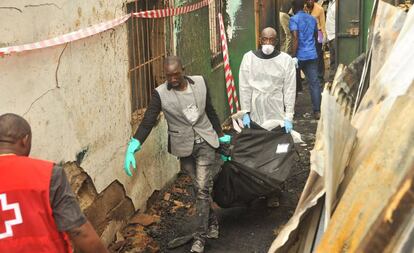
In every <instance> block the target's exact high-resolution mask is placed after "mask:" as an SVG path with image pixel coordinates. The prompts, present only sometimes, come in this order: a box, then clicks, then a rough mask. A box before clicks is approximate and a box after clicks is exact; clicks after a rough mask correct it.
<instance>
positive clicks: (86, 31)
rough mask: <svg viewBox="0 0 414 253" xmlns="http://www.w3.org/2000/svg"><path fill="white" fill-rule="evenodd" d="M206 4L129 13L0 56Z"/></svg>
mask: <svg viewBox="0 0 414 253" xmlns="http://www.w3.org/2000/svg"><path fill="white" fill-rule="evenodd" d="M208 4H209V0H203V1H200V2H198V3H195V4H192V5H188V6H183V7H178V8H167V9H162V10H150V11H141V12H135V13H130V14H127V15H125V16H122V17H119V18H116V19H113V20H110V21H106V22H102V23H100V24H96V25H93V26H90V27H87V28H83V29H80V30H78V31H74V32H70V33H67V34H64V35H60V36H57V37H55V38H52V39H47V40H42V41H39V42H34V43H29V44H24V45H18V46H10V47H3V48H0V56H2V55H5V54H12V53H19V52H23V51H30V50H36V49H43V48H48V47H53V46H58V45H62V44H65V43H68V42H73V41H76V40H80V39H84V38H86V37H90V36H93V35H96V34H98V33H101V32H104V31H106V30H109V29H111V28H114V27H116V26H118V25H121V24H123V23H125V22H126V21H127V20H128V19H129V18H131V17H137V18H163V17H169V16H176V15H181V14H185V13H189V12H192V11H195V10H198V9H200V8H203V7H205V6H207V5H208Z"/></svg>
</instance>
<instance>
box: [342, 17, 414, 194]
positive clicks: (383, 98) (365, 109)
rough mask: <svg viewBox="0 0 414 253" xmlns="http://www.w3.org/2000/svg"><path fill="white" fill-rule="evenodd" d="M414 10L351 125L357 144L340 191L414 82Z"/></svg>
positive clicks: (372, 82) (372, 81)
mask: <svg viewBox="0 0 414 253" xmlns="http://www.w3.org/2000/svg"><path fill="white" fill-rule="evenodd" d="M412 45H414V10H413V9H411V10H410V12H409V13H408V15H407V18H406V21H405V23H404V26H403V28H402V30H401V32H400V35H399V37H398V38H397V41H396V42H395V45H394V47H393V49H392V51H391V52H390V54H389V57H388V59H387V61H386V62H385V63H384V65H383V66H382V68H381V70H380V71H379V73H378V75H377V76H376V78H375V79H374V80H371V82H370V87H369V89H368V90H367V93H366V94H365V96H364V97H363V99H362V101H361V104H360V106H359V108H358V111H357V113H356V114H355V116H354V117H353V119H352V125H353V126H354V127H355V128H356V129H358V134H357V138H358V143H357V145H356V148H355V152H354V155H353V158H352V159H351V161H350V166H349V169H348V170H347V173H346V176H345V179H344V182H345V183H344V184H343V185H342V186H341V188H342V189H341V191H343V190H344V189H345V188H346V186H347V184H348V183H349V181H350V180H351V179H352V176H353V174H354V173H355V170H356V168H357V167H358V166H359V164H360V162H361V161H362V159H363V158H364V157H365V156H366V155H367V154H369V153H370V152H371V149H372V146H373V144H374V143H375V142H374V141H373V140H375V138H376V136H377V135H378V133H379V132H380V131H383V129H384V127H385V126H386V123H387V122H386V118H387V116H388V114H389V113H390V109H391V107H392V106H393V103H394V102H395V99H396V98H397V97H398V96H401V95H404V94H405V93H406V92H407V89H408V88H409V87H410V86H411V85H412V83H413V81H414V71H412V68H413V59H414V50H412Z"/></svg>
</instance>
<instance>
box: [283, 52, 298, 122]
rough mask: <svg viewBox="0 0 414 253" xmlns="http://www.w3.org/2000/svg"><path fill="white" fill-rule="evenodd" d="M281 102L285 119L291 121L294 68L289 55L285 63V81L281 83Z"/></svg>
mask: <svg viewBox="0 0 414 253" xmlns="http://www.w3.org/2000/svg"><path fill="white" fill-rule="evenodd" d="M283 98H284V99H283V102H284V104H285V108H286V115H285V119H287V120H290V121H292V120H293V115H294V114H295V99H296V68H295V63H294V62H293V59H292V58H290V57H289V59H288V62H287V64H286V73H285V82H284V84H283Z"/></svg>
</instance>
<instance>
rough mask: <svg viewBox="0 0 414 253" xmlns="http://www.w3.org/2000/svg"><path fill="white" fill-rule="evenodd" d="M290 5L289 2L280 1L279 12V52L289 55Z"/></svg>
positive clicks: (285, 0)
mask: <svg viewBox="0 0 414 253" xmlns="http://www.w3.org/2000/svg"><path fill="white" fill-rule="evenodd" d="M291 5H292V4H291V0H282V1H281V2H280V11H279V22H280V27H279V30H280V51H281V52H284V53H287V54H289V55H290V54H291V53H292V52H291V51H292V34H291V33H290V29H289V19H290V16H289V11H290V9H291Z"/></svg>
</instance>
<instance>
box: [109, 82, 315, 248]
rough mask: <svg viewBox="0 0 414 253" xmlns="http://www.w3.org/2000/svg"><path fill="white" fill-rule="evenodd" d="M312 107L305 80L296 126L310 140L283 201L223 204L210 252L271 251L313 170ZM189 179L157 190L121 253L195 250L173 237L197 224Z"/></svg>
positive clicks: (119, 243) (121, 243)
mask: <svg viewBox="0 0 414 253" xmlns="http://www.w3.org/2000/svg"><path fill="white" fill-rule="evenodd" d="M310 106H311V102H310V98H309V91H308V87H307V86H306V85H305V86H304V92H301V93H299V94H298V97H297V104H296V108H295V111H296V116H295V123H296V126H297V127H296V129H297V131H298V132H300V133H302V139H303V141H304V143H300V144H297V146H296V149H297V151H298V153H299V159H297V160H296V163H295V166H294V168H293V170H292V172H291V175H290V176H289V178H288V180H287V181H286V182H285V184H284V185H283V187H282V195H281V196H280V199H279V206H277V207H267V204H266V200H265V199H258V200H256V201H254V202H253V203H251V204H250V205H249V206H247V207H239V208H237V207H236V208H229V209H220V208H219V207H217V208H218V216H219V223H220V237H219V239H217V240H209V241H208V244H207V245H208V246H207V248H206V250H208V252H213V253H221V252H229V253H237V252H257V253H262V252H267V250H268V248H269V246H270V244H271V243H272V241H273V239H274V237H275V236H276V235H277V233H278V230H279V229H280V228H281V226H283V225H284V224H285V223H286V222H287V221H288V220H289V218H290V217H291V216H292V214H293V212H294V210H295V207H296V204H297V202H298V200H299V197H300V194H301V192H302V190H303V186H304V184H305V181H306V178H307V177H308V174H309V165H310V164H309V156H310V153H309V151H310V150H312V148H313V145H314V142H315V135H314V134H313V133H315V131H316V127H317V121H316V120H314V119H313V118H312V117H311V114H310V113H309V111H310ZM189 183H190V180H189V178H188V177H186V176H185V175H181V176H179V177H178V179H177V180H176V181H174V182H173V183H172V184H171V185H170V186H169V187H167V188H166V189H165V190H164V191H162V192H156V194H154V196H152V197H151V199H150V200H149V203H148V207H147V211H146V212H145V214H146V215H148V216H146V215H141V214H138V215H137V216H135V217H133V218H132V219H131V220H130V221H129V222H130V224H129V225H128V226H126V227H125V229H124V231H122V233H120V234H119V235H120V238H117V240H116V243H113V244H112V245H111V246H110V249H112V251H113V252H120V253H121V252H122V253H124V252H125V253H127V252H157V251H158V250H159V251H161V252H170V253H180V252H189V250H190V247H191V245H190V244H189V243H187V244H186V245H183V246H181V247H177V248H176V249H168V242H169V241H171V240H173V239H175V238H177V237H180V236H184V235H187V234H190V233H191V231H192V228H193V227H194V215H195V213H194V211H195V207H194V202H195V200H194V199H193V198H191V196H190V194H189V192H190V191H191V189H190V187H189ZM183 193H184V194H183ZM136 222H138V223H136ZM177 224H180V226H177ZM144 225H146V226H144Z"/></svg>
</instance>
